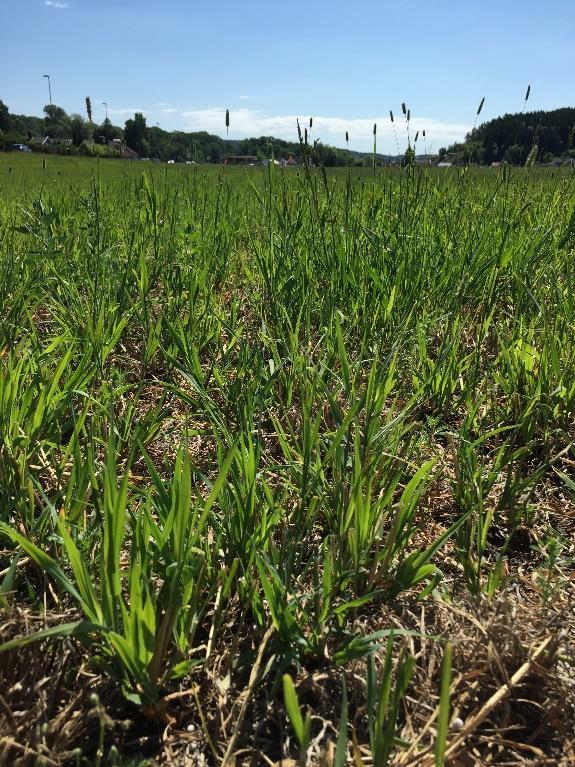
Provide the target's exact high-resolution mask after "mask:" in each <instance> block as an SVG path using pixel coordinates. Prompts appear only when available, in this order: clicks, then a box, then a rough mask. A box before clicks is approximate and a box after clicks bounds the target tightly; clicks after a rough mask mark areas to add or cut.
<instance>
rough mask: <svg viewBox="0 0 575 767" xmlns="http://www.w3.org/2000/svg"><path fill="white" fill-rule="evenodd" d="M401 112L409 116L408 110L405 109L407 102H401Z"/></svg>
mask: <svg viewBox="0 0 575 767" xmlns="http://www.w3.org/2000/svg"><path fill="white" fill-rule="evenodd" d="M401 111H402V112H403V114H404V115H405V114H407V109H406V108H405V101H402V102H401Z"/></svg>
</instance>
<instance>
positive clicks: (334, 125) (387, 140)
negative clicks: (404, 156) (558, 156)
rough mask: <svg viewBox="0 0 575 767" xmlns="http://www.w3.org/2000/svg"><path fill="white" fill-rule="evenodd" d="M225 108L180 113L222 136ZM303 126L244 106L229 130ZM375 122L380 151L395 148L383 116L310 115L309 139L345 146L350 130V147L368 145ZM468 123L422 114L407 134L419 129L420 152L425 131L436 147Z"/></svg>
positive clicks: (292, 134)
mask: <svg viewBox="0 0 575 767" xmlns="http://www.w3.org/2000/svg"><path fill="white" fill-rule="evenodd" d="M225 115H226V110H225V109H224V108H223V107H214V108H211V109H196V110H187V111H184V112H182V117H183V118H184V120H185V129H186V130H192V131H195V130H206V131H209V132H211V133H218V134H221V135H223V133H224V128H225ZM298 117H299V122H300V125H301V127H302V131H303V129H304V127H306V126H307V125H308V120H309V116H303V117H302V116H298V115H293V114H292V115H273V116H272V115H266V114H264V113H263V112H261V111H259V110H254V109H248V108H246V107H244V108H241V109H237V110H230V132H233V133H234V134H235V135H243V136H264V135H267V136H276V137H277V138H285V139H288V140H292V141H294V140H297V120H298ZM374 122H375V123H377V139H378V147H381V150H382V151H393V152H394V153H395V152H396V151H397V150H396V144H395V137H394V132H393V125H392V123H391V121H390V119H389V116H385V117H375V118H373V117H370V118H366V117H365V118H364V117H355V118H352V119H348V118H344V117H323V116H316V115H313V131H312V133H311V138H312V140H313V139H316V138H319V139H321V140H322V141H324V142H325V143H326V144H337V145H340V146H343V145H345V132H346V131H348V132H349V140H350V147H353V148H356V147H358V146H359V145H361V146H362V147H364V148H365V147H369V146H371V144H372V141H373V124H374ZM471 127H472V126H471V125H468V124H463V123H447V122H441V121H439V120H434V119H428V118H425V117H413V118H412V119H411V122H410V134H411V138H412V140H413V137H414V136H415V133H416V131H420V140H419V141H418V148H419V151H423V149H424V145H423V137H422V136H421V133H422V132H423V130H425V132H426V139H425V141H426V143H427V146H428V147H429V146H430V144H431V143H432V142H433V144H434V146H435V148H436V149H438V148H439V147H440V146H442V145H446V144H448V143H452V142H453V141H460V140H461V139H463V137H464V136H465V134H466V133H467V132H468V131H469V130H470V129H471ZM395 128H396V133H397V137H398V140H399V146H400V149H401V148H403V149H405V144H406V143H407V135H406V131H405V121H404V120H403V119H401V118H396V121H395Z"/></svg>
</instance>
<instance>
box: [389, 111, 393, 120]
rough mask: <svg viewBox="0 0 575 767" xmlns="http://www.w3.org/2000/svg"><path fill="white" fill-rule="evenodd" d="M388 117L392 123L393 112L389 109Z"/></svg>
mask: <svg viewBox="0 0 575 767" xmlns="http://www.w3.org/2000/svg"><path fill="white" fill-rule="evenodd" d="M389 116H390V118H391V122H393V112H392V111H391V109H390V110H389Z"/></svg>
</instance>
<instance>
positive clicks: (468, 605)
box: [0, 155, 575, 767]
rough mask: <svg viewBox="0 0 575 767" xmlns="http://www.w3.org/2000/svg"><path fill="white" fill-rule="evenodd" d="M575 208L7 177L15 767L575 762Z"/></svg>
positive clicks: (82, 177)
mask: <svg viewBox="0 0 575 767" xmlns="http://www.w3.org/2000/svg"><path fill="white" fill-rule="evenodd" d="M574 467H575V178H574V176H573V173H572V172H567V171H555V172H552V171H550V170H547V169H537V168H535V167H533V168H517V169H511V168H502V169H497V170H496V169H491V168H487V169H471V168H470V169H456V168H454V169H449V170H443V169H430V170H420V169H417V168H414V169H398V168H395V169H383V170H379V169H378V170H377V172H376V173H375V175H374V174H373V172H372V171H370V170H369V169H368V170H361V171H357V170H351V171H350V170H346V169H341V170H338V171H334V172H329V173H327V174H326V173H325V172H324V171H323V170H322V169H321V168H314V169H312V170H310V171H306V170H305V169H304V168H301V167H300V168H286V169H285V170H282V169H279V168H275V167H269V168H249V169H242V168H205V167H203V166H177V165H176V166H169V167H168V166H166V165H155V164H144V163H134V164H130V163H124V162H121V161H103V160H102V161H100V162H97V161H95V160H90V159H82V160H80V159H78V160H76V159H72V158H46V159H44V158H42V157H39V156H31V157H26V156H14V155H5V156H1V155H0V764H5V765H68V764H70V765H96V766H97V767H104V766H107V767H109V766H111V765H124V766H125V767H127V765H131V766H132V767H135V766H136V765H145V764H149V765H156V764H158V765H159V764H174V765H196V764H199V765H216V764H217V765H222V767H224V766H226V767H231V765H238V767H239V766H240V765H270V767H272V766H273V765H278V767H279V764H280V763H283V764H284V765H287V767H292V766H293V765H295V764H300V765H305V764H314V765H325V767H342V766H343V765H346V764H349V765H352V764H353V765H355V767H370V766H371V765H373V766H374V767H385V765H388V764H389V765H401V766H402V767H407V766H408V765H409V766H410V767H416V766H417V767H424V766H426V765H427V766H429V767H433V765H437V766H439V765H442V764H452V765H462V766H463V765H473V764H481V765H485V764H505V765H511V764H533V765H535V764H537V765H539V764H541V765H543V764H558V765H568V764H575V750H574V749H575V730H574V727H573V721H574V719H575V683H574V682H573V679H574V676H575V674H574V665H575V575H574V573H575V569H574V565H575V545H574V536H575V471H574Z"/></svg>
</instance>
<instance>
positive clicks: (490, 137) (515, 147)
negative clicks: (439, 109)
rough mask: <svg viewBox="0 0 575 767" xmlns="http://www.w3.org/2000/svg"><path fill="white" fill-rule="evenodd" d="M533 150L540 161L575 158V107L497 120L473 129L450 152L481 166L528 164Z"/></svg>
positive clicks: (519, 114) (506, 116)
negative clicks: (499, 163)
mask: <svg viewBox="0 0 575 767" xmlns="http://www.w3.org/2000/svg"><path fill="white" fill-rule="evenodd" d="M533 147H536V148H537V150H536V151H537V157H536V159H537V161H539V162H549V161H551V160H552V159H553V158H554V157H563V158H575V108H573V107H564V108H562V109H554V110H552V111H549V112H544V111H538V112H525V113H524V112H519V113H516V114H506V115H503V117H496V118H495V119H494V120H490V121H489V122H486V123H483V124H482V125H480V126H479V127H478V128H475V129H474V130H472V131H471V133H469V134H468V135H467V136H466V138H465V142H464V143H462V144H453V145H452V146H451V147H449V149H448V152H449V154H450V155H454V156H459V157H460V158H462V159H464V160H468V161H471V162H477V163H480V164H486V165H489V164H491V163H492V162H504V161H506V162H509V163H511V164H514V165H518V164H523V163H525V161H526V160H527V158H528V156H529V153H530V152H531V150H532V149H533Z"/></svg>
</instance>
